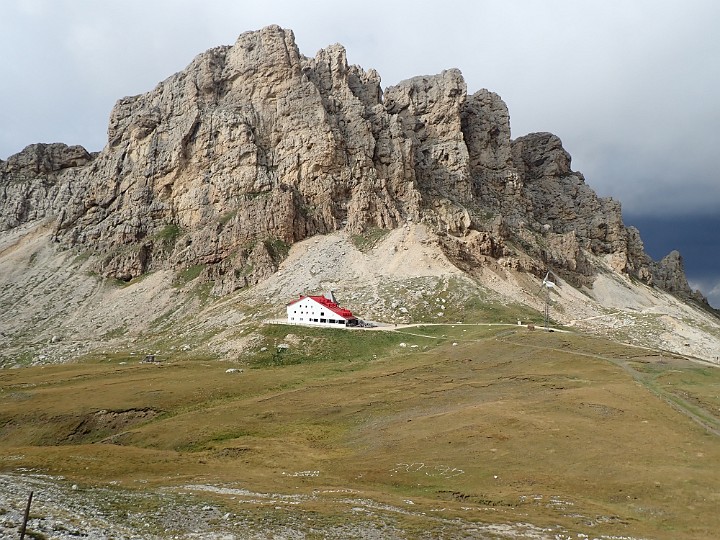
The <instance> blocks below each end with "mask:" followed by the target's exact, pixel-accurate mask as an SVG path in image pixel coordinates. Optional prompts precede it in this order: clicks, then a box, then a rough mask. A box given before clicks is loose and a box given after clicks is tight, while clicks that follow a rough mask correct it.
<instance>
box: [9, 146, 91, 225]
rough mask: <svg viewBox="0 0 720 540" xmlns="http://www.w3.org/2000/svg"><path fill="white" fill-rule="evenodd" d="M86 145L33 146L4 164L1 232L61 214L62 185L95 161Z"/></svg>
mask: <svg viewBox="0 0 720 540" xmlns="http://www.w3.org/2000/svg"><path fill="white" fill-rule="evenodd" d="M92 159H93V156H92V155H90V154H89V153H88V152H87V150H85V149H84V148H83V147H82V146H67V145H65V144H60V143H56V144H31V145H30V146H28V147H27V148H25V149H24V150H23V151H22V152H19V153H18V154H15V155H14V156H10V158H8V160H7V161H0V210H1V211H0V231H5V230H8V229H12V228H14V227H17V226H19V225H22V224H23V223H26V222H28V221H35V220H38V219H43V218H45V217H46V216H54V215H56V214H57V211H58V209H59V208H60V205H61V203H62V201H59V200H57V199H58V193H59V190H60V185H61V184H62V183H63V182H66V181H68V180H69V178H72V176H73V174H74V173H75V172H76V171H77V170H78V168H79V167H82V166H84V165H86V164H87V163H89V162H90V161H92Z"/></svg>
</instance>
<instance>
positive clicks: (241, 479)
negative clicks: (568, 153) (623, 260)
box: [0, 324, 720, 539]
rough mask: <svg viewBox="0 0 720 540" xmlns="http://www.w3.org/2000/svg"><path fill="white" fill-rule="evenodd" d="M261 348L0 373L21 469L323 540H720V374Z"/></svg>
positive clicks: (312, 343)
mask: <svg viewBox="0 0 720 540" xmlns="http://www.w3.org/2000/svg"><path fill="white" fill-rule="evenodd" d="M258 332H260V333H261V334H262V335H263V336H264V339H265V342H266V343H267V347H266V350H265V351H261V350H257V351H256V352H254V353H252V354H249V355H247V356H246V357H245V363H244V364H243V365H237V364H233V365H229V364H226V363H222V362H217V361H211V360H207V359H201V358H192V357H189V356H178V357H177V358H174V357H168V358H166V359H165V360H164V361H163V362H161V363H158V364H148V363H140V362H138V359H137V357H129V356H127V357H126V356H123V355H121V354H114V355H108V356H96V357H92V358H88V359H86V360H85V361H83V362H80V363H75V364H70V365H48V366H43V367H29V368H23V369H16V370H4V371H0V471H2V472H6V473H9V472H17V471H25V472H27V471H28V469H29V470H31V471H34V472H42V473H46V474H51V475H55V476H62V477H64V478H65V479H66V480H67V481H68V482H76V483H79V484H81V485H87V486H105V487H107V486H115V487H114V489H125V488H126V489H129V490H139V491H141V492H143V493H146V492H147V491H148V490H158V489H162V490H166V492H169V493H179V492H181V491H182V492H188V491H191V492H194V493H197V494H199V495H200V496H203V497H207V498H209V499H212V500H214V502H215V504H219V505H222V508H223V509H224V510H226V511H227V512H228V513H235V514H237V515H239V514H242V515H244V516H246V517H247V516H250V517H251V518H252V519H254V520H255V523H256V525H257V527H258V530H262V527H265V526H267V524H268V522H269V521H271V522H273V523H280V524H285V525H286V526H288V527H292V528H293V529H296V530H301V531H304V532H305V533H306V534H307V537H309V538H312V537H317V538H322V537H328V535H327V531H328V530H330V529H333V528H337V527H340V526H341V525H342V524H347V523H353V522H358V523H359V522H363V523H366V524H367V523H372V524H374V526H375V527H376V528H377V530H382V527H386V526H388V524H390V525H392V527H393V530H394V531H401V534H399V533H395V534H396V536H399V537H407V538H418V537H422V536H423V535H426V537H428V538H453V537H458V536H460V535H465V536H466V537H472V534H471V532H470V531H473V530H476V531H477V530H481V528H482V527H487V526H489V524H509V526H514V527H523V525H522V524H528V523H529V524H531V525H532V526H534V527H537V528H539V529H538V530H542V531H545V533H543V534H546V535H547V536H548V537H557V536H553V535H558V534H565V535H568V536H569V535H573V537H575V536H574V535H576V534H588V535H591V536H593V537H601V536H603V535H606V536H613V535H614V536H623V537H633V538H668V539H670V538H672V539H684V538H686V539H690V538H711V537H713V536H714V535H715V534H716V531H717V530H718V528H719V527H720V515H718V513H717V508H718V505H719V504H720V492H718V489H717V486H718V485H720V470H718V468H717V463H718V461H719V460H720V437H719V434H720V414H718V412H719V411H720V398H719V397H718V396H720V370H718V369H716V368H711V367H704V366H702V365H699V364H694V363H690V362H687V361H685V360H682V359H679V358H673V357H667V356H666V357H662V356H653V355H650V354H649V353H648V352H647V351H644V350H642V349H635V348H628V347H624V346H621V345H618V344H614V343H611V342H607V341H604V340H600V339H596V338H590V337H585V336H580V335H575V334H570V333H561V332H553V333H548V332H542V331H539V330H536V331H529V330H527V329H525V328H522V327H513V326H509V325H507V326H491V325H460V324H447V325H437V326H425V327H412V328H402V329H398V330H397V331H389V332H388V331H382V332H381V331H347V330H331V329H305V328H302V327H290V326H284V325H268V326H263V327H261V328H259V329H258ZM280 344H286V345H287V348H285V347H282V348H278V345H280ZM228 367H239V368H241V369H242V371H241V372H235V373H227V372H226V370H227V369H228ZM269 501H272V502H269ZM248 519H249V518H248ZM268 520H269V521H268ZM244 523H245V525H244V526H247V521H245V522H244ZM482 530H485V533H484V534H486V536H484V537H493V536H492V534H495V533H492V534H491V532H488V530H489V529H482ZM493 530H495V529H493ZM518 530H519V529H518ZM323 531H326V532H325V533H323ZM498 531H499V529H498V530H496V533H497V535H498V537H501V536H502V535H501V534H500V532H498ZM538 534H539V533H538ZM313 535H315V536H313Z"/></svg>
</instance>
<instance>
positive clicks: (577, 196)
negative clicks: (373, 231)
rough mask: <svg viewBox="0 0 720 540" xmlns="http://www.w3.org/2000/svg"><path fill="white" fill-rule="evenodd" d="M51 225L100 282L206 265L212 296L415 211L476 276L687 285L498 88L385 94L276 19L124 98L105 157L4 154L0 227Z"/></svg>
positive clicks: (370, 75)
mask: <svg viewBox="0 0 720 540" xmlns="http://www.w3.org/2000/svg"><path fill="white" fill-rule="evenodd" d="M41 218H48V219H52V220H54V223H55V225H54V239H55V241H56V242H57V244H58V245H59V247H61V248H76V249H79V250H86V251H90V252H93V253H96V254H98V255H99V256H100V263H99V271H100V272H101V273H102V274H103V275H106V276H113V277H117V278H119V279H122V280H130V279H132V278H133V277H136V276H138V275H141V274H143V273H145V272H148V271H150V270H152V269H156V268H162V267H168V266H170V267H175V268H181V267H188V266H191V265H202V267H203V269H204V270H203V272H204V277H205V279H208V280H212V281H213V282H214V284H215V285H214V292H215V293H216V294H225V293H229V292H232V291H233V290H236V289H238V288H242V287H244V286H247V285H249V284H254V283H257V282H259V281H260V280H262V279H265V278H266V277H267V276H268V275H270V274H271V273H272V272H274V271H275V270H276V269H277V265H278V263H279V261H280V259H282V257H283V256H284V253H285V252H286V249H287V246H288V245H289V244H292V243H294V242H297V241H299V240H302V239H304V238H307V237H309V236H312V235H315V234H321V233H327V232H331V231H335V230H338V229H341V228H345V229H347V230H348V231H350V232H353V233H357V232H361V231H363V230H366V229H368V228H372V227H379V228H395V227H397V226H398V225H400V224H401V223H404V222H406V221H422V222H425V223H426V224H428V225H429V226H430V227H431V228H432V229H433V230H434V231H435V232H436V233H437V234H438V235H439V236H440V240H441V245H442V246H443V249H444V250H445V252H446V253H447V254H448V255H449V256H451V258H452V259H453V260H455V261H456V262H457V264H458V265H459V266H460V267H461V268H464V269H466V270H468V271H472V269H473V268H476V267H477V266H478V265H483V264H485V263H486V262H487V261H488V259H494V260H496V261H498V262H500V263H501V264H502V265H505V266H507V267H510V268H516V269H521V270H525V271H530V272H533V273H535V274H539V273H542V272H543V271H544V269H545V268H546V267H547V266H552V267H553V268H554V269H555V271H556V272H560V273H562V275H563V277H565V278H566V279H568V280H569V281H571V282H573V283H575V284H579V285H591V283H592V281H593V276H594V274H595V273H596V272H597V263H596V259H599V260H603V261H604V262H605V263H607V264H608V265H610V267H612V268H613V269H615V270H617V271H621V272H626V273H628V274H629V275H632V276H634V277H636V278H638V279H640V280H642V281H644V282H646V283H650V284H652V283H654V284H656V285H658V286H660V287H663V288H665V289H667V290H670V291H673V292H676V293H679V294H681V295H689V294H691V291H690V288H689V286H688V284H687V280H686V279H685V276H684V272H683V269H682V261H681V259H680V258H679V256H678V255H676V254H675V255H670V256H669V257H668V258H666V259H664V260H663V261H661V262H659V263H656V262H654V261H652V260H651V259H650V257H648V256H647V255H646V254H645V253H644V250H643V247H642V241H641V240H640V236H639V233H638V232H637V230H635V229H633V228H626V227H625V226H624V224H623V222H622V216H621V212H620V205H619V203H617V202H616V201H614V200H612V199H604V198H599V197H597V195H596V194H595V193H594V192H593V191H592V189H591V188H590V187H589V186H588V185H587V184H586V183H585V180H584V178H583V176H582V174H580V173H578V172H574V171H572V169H571V161H570V156H569V154H568V153H567V152H566V151H565V150H564V149H563V147H562V144H561V141H560V139H559V138H558V137H557V136H555V135H552V134H549V133H534V134H530V135H527V136H524V137H520V138H518V139H516V140H511V136H510V123H509V114H508V110H507V107H506V105H505V104H504V103H503V101H502V100H501V99H500V97H499V96H498V95H497V94H494V93H492V92H489V91H487V90H480V91H479V92H476V93H475V94H472V95H467V87H466V84H465V81H464V80H463V77H462V74H461V73H460V71H458V70H456V69H451V70H447V71H444V72H442V73H441V74H439V75H434V76H426V77H415V78H413V79H410V80H407V81H403V82H401V83H399V84H398V85H396V86H393V87H390V88H387V89H385V91H383V90H382V89H381V87H380V77H379V76H378V74H377V73H376V72H375V71H374V70H368V71H364V70H363V69H361V68H359V67H357V66H352V65H348V63H347V58H346V54H345V50H344V48H343V47H342V46H340V45H332V46H330V47H328V48H326V49H323V50H321V51H319V52H318V53H317V55H316V56H315V58H307V57H304V56H303V55H301V54H300V52H299V51H298V48H297V46H296V44H295V41H294V36H293V34H292V32H291V31H288V30H284V29H281V28H279V27H277V26H271V27H267V28H264V29H262V30H260V31H257V32H248V33H245V34H242V35H241V36H240V37H239V38H238V40H237V42H236V43H235V44H234V45H233V46H231V47H218V48H215V49H212V50H209V51H207V52H205V53H203V54H201V55H199V56H198V57H196V58H195V60H193V62H192V63H191V64H190V65H189V66H188V67H187V68H186V69H185V70H183V71H182V72H180V73H177V74H175V75H173V76H171V77H170V78H168V79H167V80H165V81H163V82H162V83H160V84H159V85H158V86H157V87H156V88H155V89H154V90H152V91H151V92H148V93H146V94H143V95H139V96H134V97H127V98H123V99H121V100H119V101H118V103H117V104H116V105H115V107H114V109H113V111H112V113H111V117H110V123H109V127H108V144H107V146H106V147H105V148H104V149H103V150H102V151H101V152H100V153H99V154H97V155H91V154H89V153H88V152H86V151H85V150H84V149H82V148H81V147H67V146H64V145H32V146H30V147H28V148H26V149H25V150H24V151H23V152H21V153H20V154H18V155H16V156H13V157H11V158H9V159H8V160H7V161H6V162H0V230H7V229H10V228H13V227H17V226H18V225H20V224H22V223H24V222H28V221H32V220H36V219H41ZM594 261H595V262H594Z"/></svg>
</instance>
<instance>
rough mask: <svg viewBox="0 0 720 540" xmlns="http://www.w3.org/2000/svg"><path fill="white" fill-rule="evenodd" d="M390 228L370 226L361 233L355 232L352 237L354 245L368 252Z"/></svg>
mask: <svg viewBox="0 0 720 540" xmlns="http://www.w3.org/2000/svg"><path fill="white" fill-rule="evenodd" d="M389 232H390V230H389V229H381V228H380V227H369V228H367V229H366V230H365V231H363V232H362V233H360V234H353V235H352V236H351V237H350V240H351V241H352V243H353V245H354V246H355V247H356V248H358V249H359V250H360V251H362V252H368V251H370V250H371V249H372V248H374V247H375V246H376V245H377V244H378V242H380V240H382V239H383V238H384V237H385V235H386V234H387V233H389Z"/></svg>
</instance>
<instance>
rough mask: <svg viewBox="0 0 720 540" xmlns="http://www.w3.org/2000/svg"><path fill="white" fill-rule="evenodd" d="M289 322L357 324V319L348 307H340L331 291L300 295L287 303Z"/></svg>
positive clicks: (323, 324) (334, 324)
mask: <svg viewBox="0 0 720 540" xmlns="http://www.w3.org/2000/svg"><path fill="white" fill-rule="evenodd" d="M287 320H288V322H289V323H290V324H311V325H317V326H331V327H334V328H337V327H338V326H358V324H359V321H358V318H357V317H355V315H353V314H352V312H351V311H350V310H349V309H345V308H342V307H340V306H339V305H338V303H337V300H336V299H335V294H333V292H332V291H330V292H329V293H327V294H325V295H324V296H302V295H301V296H300V298H298V299H297V300H293V301H292V302H290V303H289V304H288V305H287Z"/></svg>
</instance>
